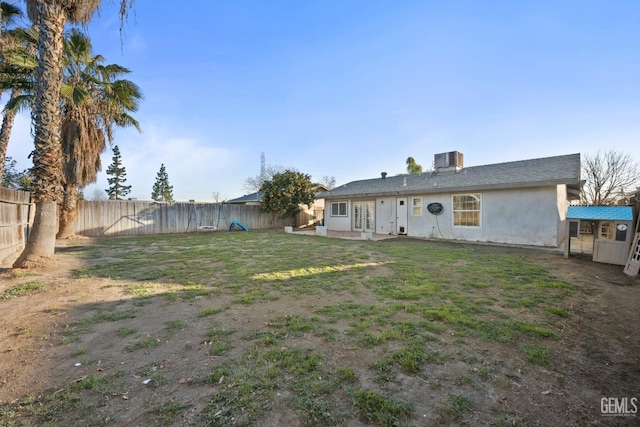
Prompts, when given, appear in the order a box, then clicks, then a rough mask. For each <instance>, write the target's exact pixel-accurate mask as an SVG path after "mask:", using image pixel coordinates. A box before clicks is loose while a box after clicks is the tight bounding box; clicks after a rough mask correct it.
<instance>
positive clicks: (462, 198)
mask: <svg viewBox="0 0 640 427" xmlns="http://www.w3.org/2000/svg"><path fill="white" fill-rule="evenodd" d="M452 201H453V226H454V227H480V194H454V195H453V196H452Z"/></svg>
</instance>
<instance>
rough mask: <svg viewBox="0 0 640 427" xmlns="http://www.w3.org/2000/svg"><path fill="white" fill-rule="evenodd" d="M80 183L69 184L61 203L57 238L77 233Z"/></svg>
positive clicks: (66, 237) (64, 237) (65, 237)
mask: <svg viewBox="0 0 640 427" xmlns="http://www.w3.org/2000/svg"><path fill="white" fill-rule="evenodd" d="M77 193H78V184H76V183H72V184H67V185H66V189H65V192H64V199H63V200H62V204H61V205H60V219H59V226H58V235H57V236H56V239H68V238H69V237H71V236H74V235H75V234H76V214H77V210H76V207H77V206H78V195H77Z"/></svg>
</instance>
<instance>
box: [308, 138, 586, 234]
mask: <svg viewBox="0 0 640 427" xmlns="http://www.w3.org/2000/svg"><path fill="white" fill-rule="evenodd" d="M434 160H435V162H434V164H435V168H434V170H433V171H431V172H426V173H420V174H410V175H398V176H387V174H386V173H384V172H383V173H382V174H381V177H380V178H375V179H366V180H361V181H353V182H349V183H347V184H344V185H342V186H340V187H337V188H334V189H332V190H330V191H328V192H325V193H322V194H320V195H319V196H318V197H319V198H323V199H324V200H325V216H324V225H325V227H326V229H327V230H331V231H361V232H371V233H382V234H405V235H407V236H415V237H423V238H444V239H455V240H466V241H476V242H496V243H509V244H521V245H536V246H550V247H558V246H560V245H561V244H562V243H563V241H564V239H565V215H566V211H567V208H568V207H569V204H570V201H571V200H574V199H577V198H578V197H579V193H580V154H570V155H564V156H556V157H547V158H540V159H531V160H522V161H516V162H508V163H499V164H491V165H484V166H473V167H466V168H465V167H464V165H463V155H462V153H459V152H457V151H454V152H449V153H442V154H436V155H435V159H434Z"/></svg>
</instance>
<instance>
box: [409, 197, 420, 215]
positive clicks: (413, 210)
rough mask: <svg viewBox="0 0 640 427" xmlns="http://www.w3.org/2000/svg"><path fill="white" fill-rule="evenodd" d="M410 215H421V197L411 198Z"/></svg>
mask: <svg viewBox="0 0 640 427" xmlns="http://www.w3.org/2000/svg"><path fill="white" fill-rule="evenodd" d="M416 202H418V203H417V204H416ZM416 210H417V213H416ZM411 216H422V197H412V198H411Z"/></svg>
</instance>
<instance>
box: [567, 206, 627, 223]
mask: <svg viewBox="0 0 640 427" xmlns="http://www.w3.org/2000/svg"><path fill="white" fill-rule="evenodd" d="M567 219H590V220H595V221H633V210H632V209H631V206H569V210H567Z"/></svg>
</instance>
